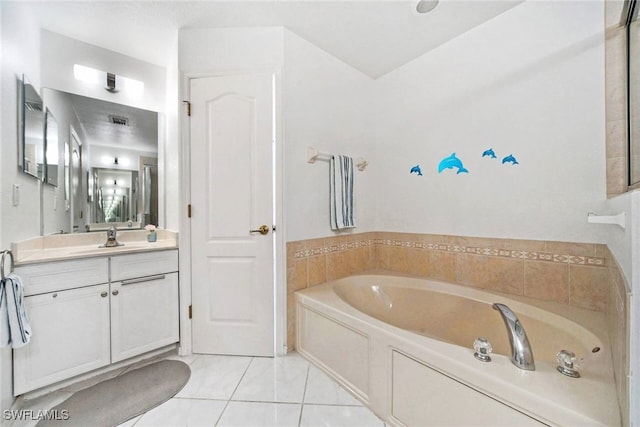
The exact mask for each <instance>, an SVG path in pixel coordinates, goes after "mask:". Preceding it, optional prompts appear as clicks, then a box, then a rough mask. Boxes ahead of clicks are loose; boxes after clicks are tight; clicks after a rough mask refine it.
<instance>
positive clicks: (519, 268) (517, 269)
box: [484, 257, 524, 295]
mask: <svg viewBox="0 0 640 427" xmlns="http://www.w3.org/2000/svg"><path fill="white" fill-rule="evenodd" d="M487 272H488V278H487V282H486V284H485V286H484V287H486V288H487V289H491V290H493V291H498V292H505V293H508V294H515V295H523V294H524V261H523V260H521V259H515V258H501V257H487Z"/></svg>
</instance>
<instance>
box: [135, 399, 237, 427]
mask: <svg viewBox="0 0 640 427" xmlns="http://www.w3.org/2000/svg"><path fill="white" fill-rule="evenodd" d="M226 404H227V402H226V401H223V400H205V399H178V398H173V399H170V400H168V401H166V402H165V403H163V404H162V405H160V406H158V407H157V408H154V409H152V410H150V411H149V412H147V413H145V414H144V415H143V416H142V418H140V420H139V421H138V422H137V423H135V427H143V426H213V425H215V423H216V421H217V420H218V418H220V414H222V411H223V410H224V407H225V405H226Z"/></svg>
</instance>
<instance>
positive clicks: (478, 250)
mask: <svg viewBox="0 0 640 427" xmlns="http://www.w3.org/2000/svg"><path fill="white" fill-rule="evenodd" d="M371 245H378V246H395V247H403V248H413V249H427V250H432V251H442V252H453V253H467V254H476V255H486V256H497V257H504V258H517V259H524V260H530V261H549V262H555V263H561V264H575V265H591V266H596V267H604V266H605V258H604V257H596V256H580V255H568V254H561V253H560V254H555V253H547V252H539V251H523V250H511V249H499V248H484V247H477V246H459V245H447V244H442V243H424V242H415V241H408V240H395V239H363V240H357V241H353V242H348V243H341V244H337V245H330V246H322V247H317V248H311V249H303V250H300V251H297V252H295V253H294V254H293V256H294V258H308V257H310V256H314V255H322V254H328V253H332V252H341V251H345V250H349V249H356V248H361V247H367V246H371Z"/></svg>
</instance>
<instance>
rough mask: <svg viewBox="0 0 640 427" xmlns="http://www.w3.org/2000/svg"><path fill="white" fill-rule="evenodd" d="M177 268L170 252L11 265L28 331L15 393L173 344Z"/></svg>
mask: <svg viewBox="0 0 640 427" xmlns="http://www.w3.org/2000/svg"><path fill="white" fill-rule="evenodd" d="M177 272H178V251H177V250H167V251H154V252H144V253H137V254H128V255H117V256H110V257H106V256H105V257H99V258H89V259H81V260H74V261H60V262H48V263H40V264H32V265H25V266H20V267H16V273H17V274H18V275H20V277H21V278H22V281H23V285H24V288H25V305H26V307H27V314H28V316H29V320H30V324H31V328H32V333H33V335H32V338H31V342H30V343H29V344H27V345H26V346H24V347H21V348H18V349H15V350H14V353H13V372H14V394H15V395H20V394H23V393H25V392H28V391H31V390H35V389H37V388H40V387H44V386H47V385H50V384H53V383H56V382H58V381H62V380H65V379H68V378H71V377H74V376H76V375H80V374H83V373H86V372H89V371H92V370H94V369H97V368H101V367H104V366H107V365H109V364H111V363H116V362H120V361H122V360H125V359H128V358H130V357H134V356H137V355H140V354H143V353H146V352H148V351H152V350H155V349H158V348H161V347H163V346H166V345H169V344H172V343H175V342H178V340H179V330H178V318H179V316H178V311H179V304H178V273H177Z"/></svg>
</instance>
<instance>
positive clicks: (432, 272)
mask: <svg viewBox="0 0 640 427" xmlns="http://www.w3.org/2000/svg"><path fill="white" fill-rule="evenodd" d="M427 252H428V253H429V277H431V278H433V279H437V280H444V281H447V282H453V283H455V280H456V254H455V253H453V252H444V251H427Z"/></svg>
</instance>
